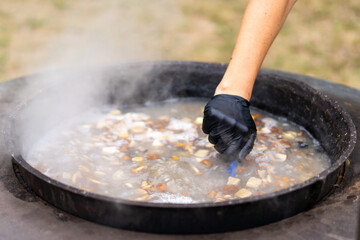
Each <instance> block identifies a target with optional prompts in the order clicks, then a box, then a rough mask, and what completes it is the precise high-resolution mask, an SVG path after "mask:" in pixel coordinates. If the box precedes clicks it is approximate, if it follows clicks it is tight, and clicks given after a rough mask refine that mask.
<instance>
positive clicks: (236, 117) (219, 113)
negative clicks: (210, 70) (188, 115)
mask: <svg viewBox="0 0 360 240" xmlns="http://www.w3.org/2000/svg"><path fill="white" fill-rule="evenodd" d="M249 106H250V103H249V102H248V101H247V100H246V99H244V98H242V97H240V96H235V95H228V94H219V95H216V96H214V97H212V98H211V100H210V101H209V102H208V103H207V104H206V106H205V109H204V120H203V125H202V130H203V132H204V133H206V134H209V142H211V143H212V144H214V145H215V146H214V147H215V149H216V150H217V151H218V152H219V153H221V154H222V156H223V157H224V158H225V159H227V160H231V159H232V160H234V159H237V160H239V161H241V160H242V159H244V158H245V157H246V155H248V154H249V153H250V151H251V150H252V148H253V146H254V141H255V138H256V125H255V123H254V120H253V119H252V117H251V115H250V110H249Z"/></svg>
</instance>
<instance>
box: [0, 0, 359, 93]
mask: <svg viewBox="0 0 360 240" xmlns="http://www.w3.org/2000/svg"><path fill="white" fill-rule="evenodd" d="M246 4H247V1H238V0H227V1H222V0H213V1H190V0H177V1H166V0H156V1H151V2H150V1H145V0H136V1H135V0H124V1H121V2H120V1H112V0H104V1H92V0H77V1H71V0H36V1H25V0H2V1H1V3H0V81H2V80H5V79H11V78H14V77H17V76H20V75H24V74H28V73H30V72H32V71H37V70H38V69H39V66H42V65H44V63H47V62H48V61H50V59H54V55H53V49H54V48H55V49H56V46H57V44H58V41H59V39H63V38H64V36H66V37H69V34H72V35H71V37H73V38H80V37H81V36H80V33H81V34H84V33H88V32H89V31H90V32H91V31H98V32H99V34H98V35H99V36H103V37H104V39H107V40H108V39H110V40H113V41H112V43H111V44H112V45H111V51H110V52H112V53H118V54H113V55H111V57H109V59H108V60H109V61H119V60H126V59H127V58H126V57H129V56H131V59H138V60H140V59H142V58H147V59H149V58H150V59H151V58H156V59H174V60H192V61H208V62H228V59H229V58H230V56H231V52H232V49H233V47H234V42H235V39H236V35H237V31H238V28H239V26H240V22H241V17H242V14H243V11H244V9H245V7H246ZM359 12H360V1H358V0H347V1H338V0H328V1H326V2H324V1H312V0H301V1H298V2H297V3H296V5H295V6H294V8H293V10H292V12H291V13H290V15H289V17H288V19H287V21H286V23H285V25H284V27H283V29H282V30H281V32H280V34H279V36H278V37H277V39H276V40H275V42H274V44H273V46H272V47H271V49H270V51H269V53H268V55H267V57H266V59H265V61H264V64H263V67H266V68H273V69H279V70H283V71H289V72H295V73H300V74H305V75H311V76H315V77H319V78H324V79H327V80H330V81H334V82H338V83H342V84H345V85H348V86H352V87H355V88H358V89H360V34H359V22H360V14H359ZM102 26H103V27H102ZM104 45H109V44H104ZM149 48H153V49H152V50H151V49H149ZM69 49H70V50H71V51H74V54H75V52H76V51H77V49H76V48H73V49H72V48H69ZM154 49H155V50H156V51H155V50H154ZM100 50H101V49H100ZM71 51H70V52H71ZM89 51H91V49H89ZM154 52H159V53H158V54H154Z"/></svg>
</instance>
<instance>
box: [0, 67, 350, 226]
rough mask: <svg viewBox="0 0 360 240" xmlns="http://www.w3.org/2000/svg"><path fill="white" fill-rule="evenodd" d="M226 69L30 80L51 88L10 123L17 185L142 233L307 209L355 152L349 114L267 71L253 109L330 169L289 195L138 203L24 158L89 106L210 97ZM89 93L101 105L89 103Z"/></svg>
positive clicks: (104, 71)
mask: <svg viewBox="0 0 360 240" xmlns="http://www.w3.org/2000/svg"><path fill="white" fill-rule="evenodd" d="M225 69H226V66H225V65H220V64H209V63H194V62H156V63H149V62H143V63H131V64H120V65H117V66H111V67H101V68H100V67H99V68H93V69H91V70H89V69H82V70H73V71H66V72H61V76H59V74H58V73H55V74H54V73H48V74H42V75H34V76H29V77H26V79H25V80H26V82H28V83H29V85H31V84H30V83H37V84H38V86H42V83H43V82H44V80H43V79H44V78H45V79H46V78H49V80H48V81H47V83H49V84H47V86H48V87H46V88H44V89H43V90H42V91H39V92H38V93H34V92H33V91H29V92H26V93H24V94H26V97H28V98H29V99H28V100H26V101H24V102H22V103H21V104H20V105H19V107H18V109H16V111H15V112H14V113H12V114H11V117H10V119H11V121H9V125H8V126H7V127H6V129H5V137H6V142H7V144H8V147H9V151H10V153H11V154H12V156H13V164H14V168H16V170H17V171H16V172H18V173H19V174H18V177H19V179H20V180H21V182H23V183H24V184H26V185H27V186H28V187H30V188H31V189H32V191H34V192H35V193H36V194H37V195H39V196H40V197H41V198H43V199H44V200H46V201H48V202H49V203H51V204H53V205H55V206H56V207H59V208H61V209H63V210H65V211H67V212H69V213H72V214H74V215H76V216H79V217H82V218H85V219H88V220H91V221H94V222H97V223H101V224H106V225H110V226H113V227H119V228H124V229H130V230H136V231H146V232H158V233H209V232H221V231H231V230H238V229H244V228H249V227H254V226H258V225H263V224H267V223H270V222H273V221H277V220H281V219H283V218H286V217H289V216H292V215H295V214H297V213H299V212H301V211H304V210H306V209H309V208H310V207H311V206H313V205H314V204H315V203H317V202H318V201H319V200H321V199H322V198H323V197H324V196H326V195H327V194H328V193H329V191H330V190H331V188H332V187H333V185H334V184H335V183H336V182H337V180H338V178H339V176H341V174H342V172H343V170H344V166H345V165H344V162H345V160H346V159H347V158H348V156H349V155H350V153H351V151H352V150H353V148H354V146H355V139H356V131H355V126H354V124H353V122H352V120H351V118H350V116H349V114H348V113H346V112H345V111H344V110H343V108H342V107H341V106H339V105H338V104H337V103H336V102H335V101H334V100H332V99H330V98H328V97H327V96H325V95H323V94H321V93H319V92H317V91H315V90H314V89H312V88H310V87H309V86H307V85H305V84H303V83H301V82H298V81H296V79H294V78H292V77H287V78H283V77H281V76H283V75H281V74H278V73H277V72H276V71H269V70H262V71H261V72H260V73H259V75H258V77H257V80H256V84H255V87H254V92H253V96H252V99H251V104H252V105H253V106H255V107H258V108H261V109H263V110H266V111H268V112H270V113H273V114H275V115H279V116H284V117H286V118H288V119H289V120H291V121H293V122H296V123H298V124H299V125H302V126H303V127H305V128H306V129H307V130H308V131H309V132H310V133H311V134H312V135H313V136H314V137H315V138H316V139H317V140H319V142H320V143H321V145H322V147H323V148H324V149H325V151H326V153H327V154H328V155H329V156H330V158H331V163H332V164H331V166H330V167H329V168H328V169H326V170H325V171H323V172H322V173H320V174H319V175H317V176H315V177H313V178H311V179H309V180H307V181H306V182H304V183H301V184H298V185H296V186H293V187H291V188H288V189H284V190H281V191H279V192H274V193H270V194H266V195H262V196H255V197H251V198H247V199H238V200H231V201H228V202H219V203H199V204H159V203H145V202H132V201H128V200H123V199H117V198H111V197H105V196H101V195H97V194H93V193H90V192H86V191H82V190H79V189H75V188H73V187H70V186H67V185H64V184H62V183H60V182H57V181H55V180H53V179H50V178H48V177H47V176H45V175H43V174H42V173H40V172H39V171H37V170H35V169H34V168H32V167H31V166H30V165H29V164H28V163H27V162H26V152H27V150H28V149H29V148H30V147H31V144H32V143H33V142H35V141H36V140H37V139H38V138H40V137H41V136H42V135H43V134H44V133H46V132H47V131H48V130H49V129H50V128H52V127H54V126H55V125H56V124H57V123H59V122H61V121H62V120H63V119H64V118H66V117H69V116H73V114H77V113H79V111H81V110H85V109H86V108H87V107H89V105H91V106H94V105H97V104H99V105H101V104H108V103H115V104H143V103H144V102H145V101H160V100H164V99H168V98H184V97H201V98H210V97H211V96H212V95H213V93H214V90H215V87H216V86H217V84H218V83H219V81H220V80H221V77H222V75H223V73H224V71H225ZM139 73H142V74H139ZM54 76H56V77H55V78H56V79H55V80H54V79H53V78H54ZM39 79H40V80H39ZM21 80H22V81H24V79H21ZM99 80H101V82H100V83H101V84H99ZM15 81H16V80H15ZM94 84H95V85H96V86H98V87H97V88H96V89H95V90H94V89H93V88H89V86H92V85H94ZM73 89H75V91H72V90H73ZM80 90H81V91H80ZM30 93H31V94H33V96H31V95H29V94H30ZM89 94H90V95H91V96H96V98H95V99H94V98H88V96H89ZM80 99H81V101H80ZM83 99H86V101H83ZM61 102H66V103H70V105H69V104H67V105H64V106H63V105H62V104H59V103H61ZM89 103H90V104H89Z"/></svg>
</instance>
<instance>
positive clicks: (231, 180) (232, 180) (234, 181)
mask: <svg viewBox="0 0 360 240" xmlns="http://www.w3.org/2000/svg"><path fill="white" fill-rule="evenodd" d="M239 183H240V179H238V178H234V177H229V178H228V181H227V185H239Z"/></svg>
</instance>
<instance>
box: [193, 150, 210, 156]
mask: <svg viewBox="0 0 360 240" xmlns="http://www.w3.org/2000/svg"><path fill="white" fill-rule="evenodd" d="M208 154H209V150H206V149H200V150H198V151H197V152H195V156H196V157H199V158H204V157H206V156H207V155H208Z"/></svg>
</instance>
